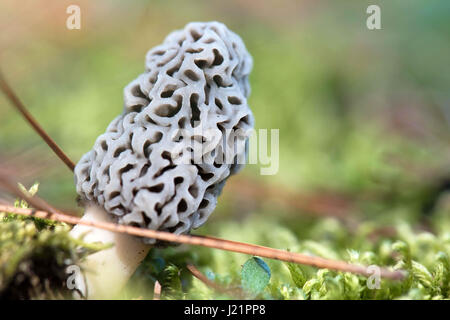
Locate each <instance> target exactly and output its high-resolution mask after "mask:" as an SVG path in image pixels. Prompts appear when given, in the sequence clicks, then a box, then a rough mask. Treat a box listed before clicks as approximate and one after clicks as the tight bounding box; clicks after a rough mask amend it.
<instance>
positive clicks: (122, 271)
mask: <svg viewBox="0 0 450 320" xmlns="http://www.w3.org/2000/svg"><path fill="white" fill-rule="evenodd" d="M81 220H83V221H96V222H114V221H112V219H111V217H110V215H109V214H108V213H107V212H106V211H105V210H104V209H103V208H100V207H99V206H97V205H95V204H88V205H87V206H86V211H85V214H84V216H83V217H82V219H81ZM70 234H71V236H72V237H74V238H79V237H80V236H81V235H83V234H85V236H84V238H83V241H84V242H87V243H94V242H101V243H105V244H107V243H113V244H114V246H113V247H111V248H109V249H106V250H102V251H99V252H96V253H94V254H91V255H89V256H87V257H86V259H85V260H84V261H83V262H82V264H81V265H80V267H81V269H82V270H83V272H78V273H75V274H74V277H75V278H74V285H75V288H74V289H76V290H77V291H78V292H79V293H80V294H82V295H83V296H84V297H86V298H87V299H106V298H113V297H114V296H116V295H117V294H118V293H119V291H120V290H121V289H122V288H123V287H124V286H125V284H126V282H127V281H128V279H129V278H130V277H131V276H132V274H133V273H134V272H135V270H136V268H137V267H138V266H139V264H140V263H141V262H142V260H143V259H144V258H145V256H146V255H147V253H148V251H149V250H150V248H151V246H150V245H147V244H145V243H143V242H142V241H141V240H140V239H138V238H136V237H133V236H130V235H127V234H121V233H115V232H111V231H107V230H103V229H98V228H94V227H89V226H85V225H76V226H75V227H74V228H73V229H72V230H71V231H70Z"/></svg>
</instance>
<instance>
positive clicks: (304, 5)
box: [0, 0, 450, 247]
mask: <svg viewBox="0 0 450 320" xmlns="http://www.w3.org/2000/svg"><path fill="white" fill-rule="evenodd" d="M70 4H78V5H79V6H80V7H81V30H68V29H67V28H66V26H65V23H66V18H67V16H68V15H67V14H66V12H65V10H66V8H67V6H68V5H70ZM370 4H377V5H379V6H380V7H381V24H382V29H381V30H374V31H370V30H368V29H367V28H366V19H367V17H368V14H366V8H367V7H368V5H370ZM211 20H217V21H220V22H223V23H225V24H226V25H227V26H228V27H229V28H230V29H231V30H233V31H234V32H236V33H238V34H239V35H240V36H241V37H242V39H243V40H244V42H245V44H246V46H247V49H248V51H249V52H250V53H251V54H252V56H253V58H254V69H253V72H252V74H251V77H250V83H251V87H252V93H251V96H250V98H249V105H250V107H251V108H252V110H253V113H254V115H255V120H256V128H266V129H272V128H273V129H280V153H279V154H280V167H279V172H278V173H277V174H276V175H273V176H261V175H260V174H259V165H248V166H247V167H246V168H245V170H244V171H243V172H242V173H241V174H240V176H237V177H234V178H232V179H230V181H229V183H228V185H227V186H226V187H225V189H224V194H223V196H222V197H221V198H219V205H218V208H217V210H216V212H215V213H214V214H213V215H212V218H211V223H208V224H207V225H206V226H205V227H204V228H201V229H200V230H199V231H198V232H200V233H206V232H208V233H209V234H213V235H219V234H221V233H222V235H227V236H229V237H230V238H233V239H236V240H244V241H247V242H252V241H253V240H254V242H257V241H259V240H260V239H259V240H258V238H252V237H251V236H250V235H249V233H246V234H239V235H236V234H233V233H232V232H230V230H232V229H233V226H234V224H235V223H237V224H238V225H241V224H242V228H244V226H245V222H243V221H253V220H252V219H256V220H257V221H269V222H270V223H272V222H274V223H279V224H280V225H282V226H283V227H285V228H287V230H289V232H291V233H292V234H293V235H295V236H296V237H298V238H300V239H307V238H308V237H310V238H311V239H312V238H314V237H316V238H315V240H317V241H319V242H326V241H328V240H329V239H328V238H327V237H328V236H329V235H323V234H314V233H313V232H312V231H311V230H314V228H313V227H311V229H308V228H309V226H311V225H314V224H320V223H323V221H328V222H330V221H332V222H330V223H332V225H334V224H333V223H338V224H340V225H341V226H344V227H345V228H346V230H352V229H354V228H357V227H355V225H356V226H358V225H359V223H376V224H377V227H380V228H384V227H391V226H392V225H394V224H395V223H399V222H402V223H404V222H407V223H409V225H410V227H411V228H412V229H414V230H422V231H423V230H427V231H429V232H432V233H437V232H438V231H439V230H448V227H449V226H450V221H448V219H446V217H447V216H448V213H449V208H450V204H449V203H450V201H449V200H448V196H447V200H445V198H446V197H445V195H444V194H445V191H446V190H447V189H448V185H449V184H450V183H449V180H450V166H449V160H450V130H449V126H450V61H449V60H450V59H449V57H450V23H449V21H450V2H449V1H447V0H430V1H420V0H418V1H415V0H408V1H378V0H372V1H361V0H358V1H356V0H355V1H331V0H330V1H324V0H322V1H312V0H308V1H294V0H284V1H276V0H267V1H250V0H230V1H126V2H125V1H106V0H99V1H95V2H94V1H53V2H49V1H21V2H20V4H19V3H18V2H17V1H13V0H6V1H5V0H3V1H2V2H1V3H0V30H1V33H0V66H1V68H2V70H3V73H4V74H5V76H6V77H7V78H8V80H9V82H10V84H11V85H12V86H13V87H14V88H15V90H16V91H17V93H18V95H19V96H20V97H21V99H22V100H23V102H24V103H25V105H26V106H27V107H28V108H29V110H30V111H31V112H32V114H33V115H34V116H35V117H36V118H37V119H38V121H39V122H40V123H41V124H42V126H43V127H44V128H46V129H47V130H48V132H49V133H50V135H51V136H52V137H53V138H54V139H55V140H56V141H57V142H58V143H59V144H60V145H61V147H62V149H63V150H65V151H66V152H67V153H68V155H69V156H70V157H71V158H72V159H73V160H74V161H78V159H79V158H80V157H81V156H82V154H84V153H85V152H87V151H88V150H89V149H90V148H91V146H92V145H93V143H94V141H95V139H96V137H97V136H98V135H99V134H101V133H102V132H104V130H105V128H106V126H107V125H108V123H109V122H110V121H111V120H112V119H113V118H114V117H115V116H116V115H118V114H119V113H120V112H121V110H122V101H123V100H122V90H123V87H124V86H125V85H126V84H128V83H129V82H130V81H131V80H133V79H134V78H135V77H136V76H137V75H139V74H140V73H142V72H143V70H144V55H145V53H146V52H147V50H149V49H150V48H152V47H154V46H155V45H158V44H159V43H161V42H162V40H163V39H164V38H165V36H166V35H167V34H168V33H169V32H170V31H172V30H174V29H180V28H182V27H183V26H184V25H185V24H186V23H188V22H191V21H211ZM0 161H1V163H0V164H1V165H2V166H3V167H6V168H7V169H8V170H9V172H10V173H11V174H13V175H14V176H15V177H16V178H17V179H18V180H20V181H22V182H24V183H27V184H28V185H30V184H31V183H32V182H33V181H39V182H40V183H41V186H40V191H39V194H40V195H41V196H42V197H43V198H45V199H46V200H48V201H49V202H50V203H52V204H54V205H55V206H59V207H60V208H64V209H67V210H72V211H73V210H78V211H80V209H76V203H75V198H76V193H75V188H74V184H73V176H72V174H71V172H70V171H68V170H67V168H66V167H65V166H64V165H63V164H62V163H60V161H59V160H58V159H56V158H55V156H53V155H52V154H51V152H50V151H49V149H48V148H47V147H46V146H45V145H44V143H43V142H42V141H41V139H40V138H39V137H38V136H37V135H36V134H35V133H34V132H33V131H32V129H31V128H30V127H29V126H28V125H27V124H26V123H25V122H24V120H23V119H22V118H21V116H20V115H19V114H18V113H17V112H16V111H15V110H14V109H13V108H12V107H11V106H10V105H9V102H8V101H7V100H6V99H5V97H4V96H0ZM4 197H7V196H6V195H5V196H4ZM329 216H332V217H333V218H327V217H329ZM429 217H432V219H431V220H430V219H429ZM245 219H250V220H245ZM261 219H262V220H261ZM324 219H325V220H324ZM329 219H331V220H329ZM221 220H223V221H227V222H228V223H231V225H228V226H227V225H226V226H224V227H223V228H222V227H221V226H222V225H221V224H218V223H217V221H221ZM214 221H216V223H215V222H214ZM336 221H337V222H336ZM269 222H265V223H269ZM328 222H327V223H328ZM270 223H269V224H270ZM230 226H231V227H230ZM227 228H228V229H227ZM230 228H231V229H230ZM261 228H262V229H264V227H261ZM330 228H331V229H333V228H334V227H330ZM250 229H251V228H250ZM223 230H225V231H223ZM283 230H284V229H283ZM330 232H331V231H330ZM281 233H282V232H281ZM281 233H280V234H281ZM245 235H248V237H247V238H246V237H245ZM280 236H281V235H280ZM322 236H323V237H322ZM274 238H276V235H274V236H272V237H270V239H269V240H270V241H269V240H267V241H268V242H267V243H266V244H269V245H273V246H277V242H276V240H274ZM327 239H328V240H327ZM274 241H275V242H274ZM333 241H334V240H333ZM350 243H351V242H350ZM346 245H349V243H346ZM281 246H282V247H283V246H284V244H283V245H281Z"/></svg>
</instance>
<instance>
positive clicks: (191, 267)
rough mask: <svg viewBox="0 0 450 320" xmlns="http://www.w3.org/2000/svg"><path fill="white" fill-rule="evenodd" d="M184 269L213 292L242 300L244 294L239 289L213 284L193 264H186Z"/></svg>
mask: <svg viewBox="0 0 450 320" xmlns="http://www.w3.org/2000/svg"><path fill="white" fill-rule="evenodd" d="M186 268H187V269H188V270H189V271H190V272H191V273H192V275H193V276H194V277H196V278H197V279H198V280H200V281H201V282H203V283H204V284H205V285H206V286H207V287H210V288H212V289H213V290H216V291H217V292H219V293H225V294H230V295H232V296H236V297H238V298H239V299H243V298H244V293H243V291H242V290H240V288H226V287H223V286H221V285H219V284H217V283H215V282H214V281H212V280H210V279H208V277H206V276H205V275H204V274H203V273H202V272H201V271H200V270H198V269H197V267H196V266H194V265H193V264H187V265H186Z"/></svg>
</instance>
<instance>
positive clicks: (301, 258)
mask: <svg viewBox="0 0 450 320" xmlns="http://www.w3.org/2000/svg"><path fill="white" fill-rule="evenodd" d="M0 212H9V213H15V214H20V215H25V216H32V217H37V218H41V219H48V220H54V221H60V222H65V223H68V224H73V225H75V224H82V225H86V226H90V227H94V228H100V229H104V230H108V231H111V232H119V233H126V234H130V235H134V236H138V237H145V238H152V239H157V240H161V241H167V242H177V243H184V244H189V245H197V246H203V247H208V248H215V249H220V250H226V251H232V252H238V253H244V254H248V255H252V256H260V257H265V258H269V259H275V260H280V261H286V262H292V263H298V264H303V265H309V266H313V267H317V268H326V269H330V270H336V271H343V272H352V273H355V274H360V275H364V276H370V275H372V273H371V272H370V270H368V269H367V268H366V267H365V266H360V265H354V264H349V263H347V262H344V261H339V260H330V259H324V258H321V257H315V256H309V255H305V254H300V253H293V252H289V251H285V250H280V249H274V248H269V247H263V246H258V245H253V244H248V243H243V242H237V241H231V240H223V239H218V238H212V237H202V236H192V235H177V234H173V233H170V232H165V231H156V230H151V229H143V228H137V227H132V226H125V225H120V224H115V223H109V222H92V221H85V220H81V219H80V218H78V217H74V216H69V215H67V214H64V213H61V212H59V211H56V212H55V213H50V212H47V211H42V210H34V209H26V208H16V207H13V206H5V205H0ZM380 276H381V277H383V278H387V279H392V280H402V279H404V277H405V272H404V271H402V270H397V271H391V270H388V269H386V268H380Z"/></svg>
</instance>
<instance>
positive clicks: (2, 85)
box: [0, 71, 75, 171]
mask: <svg viewBox="0 0 450 320" xmlns="http://www.w3.org/2000/svg"><path fill="white" fill-rule="evenodd" d="M0 89H1V90H2V91H3V93H4V94H5V95H6V97H7V98H8V99H9V101H10V102H11V104H12V105H13V106H14V107H15V108H16V109H17V110H18V111H19V112H20V113H21V114H22V115H23V117H24V118H25V119H26V120H27V121H28V123H29V124H30V125H31V126H32V127H33V129H34V130H35V131H36V133H37V134H39V135H40V136H41V138H42V139H43V140H44V141H45V142H46V143H47V145H48V146H49V147H50V149H52V150H53V152H54V153H55V154H56V155H57V156H58V157H59V158H60V159H61V160H62V161H63V162H64V163H65V164H66V165H67V167H69V169H70V170H72V171H73V169H74V168H75V164H74V163H73V162H72V160H70V159H69V157H68V156H67V155H66V154H65V153H64V152H63V151H62V149H61V148H60V147H59V146H58V145H57V144H56V142H55V141H54V140H53V139H52V138H51V137H50V136H49V135H48V134H47V132H45V130H44V129H43V128H42V127H41V125H40V124H39V123H38V122H37V121H36V119H35V118H34V117H33V116H32V115H31V113H29V112H28V110H27V109H26V108H25V106H24V105H23V103H22V102H21V101H20V99H19V97H18V96H17V95H16V94H15V93H14V91H13V90H12V88H11V87H10V86H9V84H8V82H7V81H6V79H5V78H4V77H3V74H2V73H1V71H0Z"/></svg>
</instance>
